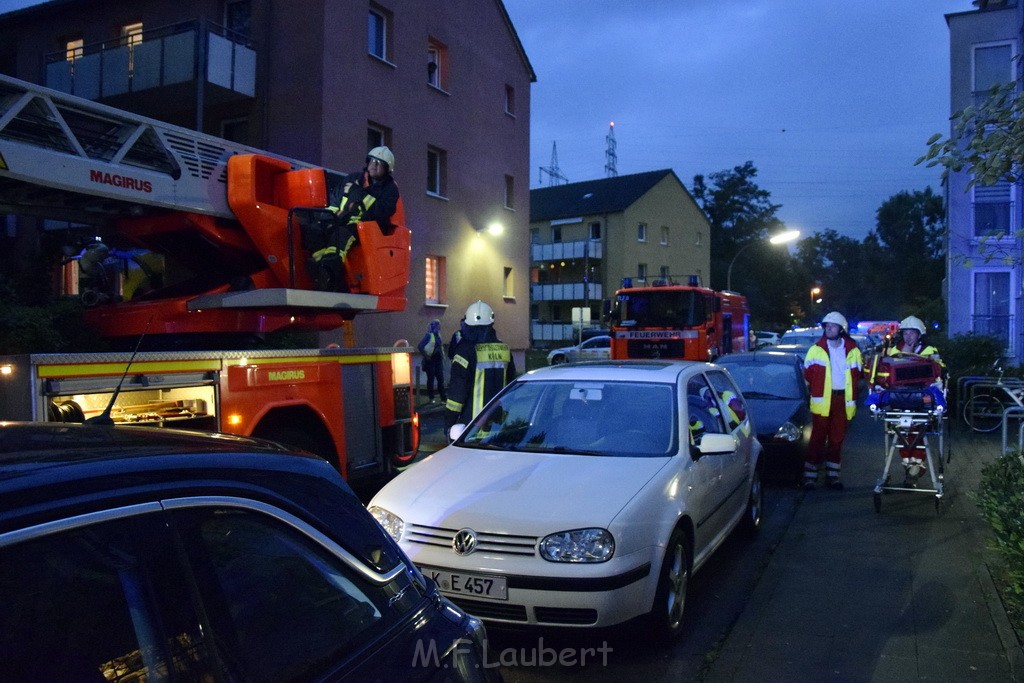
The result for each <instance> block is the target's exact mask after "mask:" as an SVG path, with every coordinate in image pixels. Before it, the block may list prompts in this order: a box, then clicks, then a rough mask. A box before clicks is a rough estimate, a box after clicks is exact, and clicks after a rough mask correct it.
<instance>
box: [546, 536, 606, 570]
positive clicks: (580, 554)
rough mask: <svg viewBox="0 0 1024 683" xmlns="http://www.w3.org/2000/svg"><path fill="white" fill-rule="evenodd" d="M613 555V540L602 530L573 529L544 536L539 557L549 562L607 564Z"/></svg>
mask: <svg viewBox="0 0 1024 683" xmlns="http://www.w3.org/2000/svg"><path fill="white" fill-rule="evenodd" d="M614 554H615V539H613V538H612V535H611V534H610V533H608V532H607V531H605V530H604V529H573V530H572V531H559V532H558V533H554V534H551V535H549V536H545V537H544V539H543V540H542V541H541V542H540V556H541V557H543V558H544V559H545V560H548V561H549V562H607V561H608V560H610V559H611V558H612V555H614Z"/></svg>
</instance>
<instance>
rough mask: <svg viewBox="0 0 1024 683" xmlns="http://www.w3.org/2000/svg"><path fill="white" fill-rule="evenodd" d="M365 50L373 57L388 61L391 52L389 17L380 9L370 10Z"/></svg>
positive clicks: (372, 8)
mask: <svg viewBox="0 0 1024 683" xmlns="http://www.w3.org/2000/svg"><path fill="white" fill-rule="evenodd" d="M368 28H369V33H368V36H367V48H366V49H367V50H368V51H369V53H370V54H371V55H373V56H374V57H378V58H380V59H383V60H384V61H388V58H389V56H390V54H389V52H390V50H391V35H390V34H391V15H390V14H389V13H388V12H387V11H385V10H384V9H383V8H381V7H376V6H374V7H371V8H370V21H369V26H368Z"/></svg>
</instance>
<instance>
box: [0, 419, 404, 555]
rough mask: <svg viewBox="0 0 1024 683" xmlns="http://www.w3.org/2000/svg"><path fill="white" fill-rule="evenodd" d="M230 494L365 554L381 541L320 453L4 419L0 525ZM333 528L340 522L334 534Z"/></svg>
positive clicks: (216, 438)
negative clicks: (282, 513)
mask: <svg viewBox="0 0 1024 683" xmlns="http://www.w3.org/2000/svg"><path fill="white" fill-rule="evenodd" d="M197 496H199V497H202V496H233V497H240V498H245V499H252V500H259V501H262V502H264V503H268V504H271V505H274V506H276V507H280V508H282V509H285V510H288V511H290V512H292V513H293V514H299V516H301V517H303V518H304V519H307V520H312V521H313V523H314V524H315V525H316V526H318V527H319V528H320V530H321V531H323V532H324V533H327V534H328V535H330V536H332V537H333V538H335V539H337V540H338V541H339V542H341V543H342V544H343V545H345V546H346V547H348V548H349V550H350V551H352V552H353V553H354V554H356V555H357V556H359V557H361V558H363V560H364V561H365V562H367V563H368V564H371V565H373V564H378V565H379V564H393V563H394V562H397V561H398V560H397V557H398V556H397V555H395V554H394V553H391V552H385V553H384V555H386V556H388V557H385V558H383V559H382V557H376V558H374V557H373V556H372V553H370V552H369V549H372V548H382V547H384V546H386V545H387V541H384V540H382V539H383V536H382V534H383V532H382V531H381V530H380V528H379V527H378V526H377V525H376V523H375V522H373V520H372V519H371V518H369V517H368V516H367V515H366V514H365V509H363V506H362V503H361V502H360V501H359V499H358V498H357V497H356V496H355V495H354V494H353V493H352V491H351V489H350V488H349V487H348V485H347V484H346V483H345V481H344V480H343V479H342V478H341V475H340V474H339V473H338V472H337V471H336V470H335V469H334V468H333V467H332V466H331V465H330V464H329V463H328V462H327V461H325V460H323V459H321V458H319V457H317V456H315V455H312V454H308V453H297V452H293V451H290V450H287V449H285V448H283V447H281V446H279V445H277V444H274V443H271V442H268V441H262V440H259V439H250V438H246V437H238V436H232V435H226V434H207V433H199V432H187V431H179V430H174V429H167V428H147V427H139V426H94V425H82V424H67V423H10V422H0V534H3V533H5V532H7V531H11V530H16V529H19V528H24V527H25V526H29V525H34V524H41V523H45V522H48V521H52V520H56V519H62V518H65V517H68V516H74V515H81V514H87V513H90V512H96V511H101V510H105V509H110V508H113V507H125V506H130V505H137V504H141V503H148V502H152V501H156V500H166V499H169V498H182V497H197ZM339 529H344V530H345V535H344V537H343V538H339V533H338V530H339Z"/></svg>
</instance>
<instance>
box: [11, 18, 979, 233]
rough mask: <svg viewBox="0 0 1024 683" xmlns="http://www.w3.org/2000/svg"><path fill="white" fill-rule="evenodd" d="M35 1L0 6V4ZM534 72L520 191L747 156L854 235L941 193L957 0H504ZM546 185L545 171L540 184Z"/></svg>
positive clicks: (691, 168) (780, 186)
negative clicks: (612, 158) (931, 145)
mask: <svg viewBox="0 0 1024 683" xmlns="http://www.w3.org/2000/svg"><path fill="white" fill-rule="evenodd" d="M33 4H38V3H37V2H33V1H32V0H0V12H6V11H10V10H12V9H18V8H21V7H26V6H29V5H33ZM505 7H506V9H507V10H508V12H509V15H510V16H511V17H512V21H513V23H514V25H515V27H516V30H517V32H518V33H519V37H520V39H521V40H522V42H523V45H524V47H525V49H526V52H527V55H528V56H529V58H530V62H531V64H532V65H533V68H534V70H535V71H536V73H537V82H536V83H535V84H534V85H533V88H532V92H531V98H532V103H531V111H530V117H531V147H530V186H531V187H538V186H540V184H541V179H540V170H539V169H540V167H542V166H544V167H548V166H550V164H551V154H552V145H553V144H557V149H558V166H559V168H560V170H561V172H562V173H563V174H564V175H565V176H566V177H568V179H569V180H570V181H571V182H577V181H582V180H591V179H595V178H603V177H605V170H604V169H605V149H606V142H605V139H606V136H607V135H608V131H609V123H610V122H612V121H614V122H615V140H616V143H617V157H618V158H617V164H616V166H617V170H618V173H619V175H626V174H629V173H639V172H643V171H650V170H655V169H662V168H671V169H672V170H674V171H675V173H676V175H678V176H679V179H680V180H682V181H683V184H684V185H686V186H687V188H689V187H691V186H692V184H693V176H694V175H695V174H698V173H702V174H705V175H707V174H710V173H714V172H716V171H721V170H725V169H731V168H733V167H735V166H739V165H741V164H743V163H744V162H746V161H748V160H749V161H752V162H754V165H755V166H756V167H757V169H758V177H757V179H756V182H757V184H758V185H759V186H760V187H761V188H763V189H765V190H768V191H769V192H770V193H771V196H772V201H773V202H775V203H776V204H781V205H782V208H781V209H780V210H779V217H780V218H781V219H782V220H784V221H785V222H786V223H787V224H788V225H789V226H790V227H793V228H798V229H800V230H801V231H802V232H803V233H804V234H805V235H807V234H810V233H813V232H818V231H822V230H825V229H829V228H832V229H835V230H837V231H839V232H840V233H843V234H846V235H849V236H851V237H854V238H856V239H861V238H863V237H864V236H865V235H866V234H867V232H868V231H869V230H870V229H872V228H873V227H874V225H875V211H876V210H877V209H878V207H879V206H880V205H881V204H882V202H884V201H885V200H886V199H887V198H889V197H890V196H892V195H894V194H896V193H897V192H899V191H901V190H909V191H913V190H923V189H924V188H925V187H926V186H929V185H931V187H932V189H933V190H935V191H936V192H941V186H940V183H939V177H940V176H939V172H938V170H936V169H927V168H924V167H921V166H919V167H915V166H914V161H915V160H916V159H917V158H918V157H919V156H920V155H921V154H922V153H923V152H924V150H925V141H926V140H927V139H928V138H929V137H930V136H931V135H932V134H933V133H937V132H941V133H946V134H948V132H949V123H948V118H949V33H948V30H947V28H946V22H945V18H944V15H945V14H946V13H950V12H966V11H971V10H973V9H974V6H973V5H972V3H971V0H909V1H907V2H891V1H889V0H734V1H732V2H717V1H713V0H645V2H643V3H634V2H622V1H621V0H616V1H612V0H560V1H559V0H554V1H553V0H505ZM547 182H548V179H547V177H545V184H546V183H547Z"/></svg>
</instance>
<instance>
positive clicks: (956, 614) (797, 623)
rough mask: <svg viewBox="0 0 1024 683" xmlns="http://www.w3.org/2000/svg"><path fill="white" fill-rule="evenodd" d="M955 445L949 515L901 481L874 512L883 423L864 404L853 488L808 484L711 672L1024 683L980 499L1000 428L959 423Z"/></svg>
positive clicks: (849, 459) (849, 462)
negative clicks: (903, 488)
mask: <svg viewBox="0 0 1024 683" xmlns="http://www.w3.org/2000/svg"><path fill="white" fill-rule="evenodd" d="M950 446H951V448H952V451H951V453H952V460H951V462H950V463H949V464H948V465H946V471H945V493H946V495H945V497H944V498H943V513H942V514H941V515H937V514H936V510H935V502H934V501H935V497H934V495H933V494H923V493H922V494H915V493H902V492H893V493H888V494H884V495H883V499H882V510H881V513H876V512H875V509H874V505H873V502H872V501H873V497H872V489H873V487H874V484H875V482H876V480H877V479H878V478H879V476H880V474H881V471H882V465H883V443H882V431H881V425H880V424H879V423H878V422H876V421H875V420H873V419H871V417H870V415H869V414H868V413H867V411H863V410H862V411H860V414H859V415H858V416H857V418H856V419H855V420H854V422H853V424H852V425H851V433H850V435H849V436H848V441H847V444H846V447H845V448H844V457H843V479H844V482H845V484H846V490H845V491H839V492H837V491H829V490H824V489H818V490H815V491H810V492H807V493H805V494H803V496H804V497H803V501H802V502H801V504H800V506H799V508H798V510H797V512H796V516H795V517H794V519H793V522H792V524H791V525H790V527H789V529H788V530H787V532H786V535H785V536H784V537H783V539H782V541H781V543H780V544H779V546H778V547H777V549H776V550H775V552H774V554H773V556H772V559H771V561H770V563H769V564H768V566H767V567H766V569H765V571H764V574H763V575H762V577H761V579H760V581H759V582H758V585H757V588H756V589H755V591H754V593H753V595H752V596H751V600H750V602H748V603H747V606H746V607H745V608H744V610H743V612H742V614H741V615H740V617H739V619H738V620H737V622H736V624H735V626H734V627H733V628H732V629H731V630H730V632H729V634H728V635H727V637H726V639H725V641H724V643H723V645H722V648H721V651H720V653H719V655H718V657H717V658H716V659H715V661H714V662H713V663H712V664H711V666H710V667H709V669H708V671H707V675H706V676H705V677H704V678H703V680H704V681H713V682H724V681H729V682H735V681H758V682H760V681H907V680H939V681H985V682H986V683H988V682H994V681H1024V654H1022V650H1021V644H1020V643H1019V642H1017V639H1016V636H1015V634H1014V632H1013V630H1012V629H1011V628H1010V625H1009V622H1008V621H1007V618H1006V614H1005V612H1004V610H1003V607H1002V604H1001V602H1000V600H999V596H998V594H997V593H996V590H995V587H994V585H993V583H992V579H991V577H990V575H989V571H988V567H987V565H986V561H992V560H993V559H994V558H993V555H992V552H991V551H990V550H989V549H988V548H987V547H986V540H987V538H988V535H989V530H988V527H987V525H986V523H985V522H984V521H983V520H982V519H981V518H980V516H979V514H978V512H977V510H976V508H975V506H974V503H973V500H972V496H973V494H974V492H975V491H976V490H977V485H978V481H979V479H980V472H981V467H982V466H983V465H984V464H985V463H986V462H989V461H991V460H992V459H994V458H996V457H998V452H999V448H1000V442H999V437H998V435H992V434H986V435H975V434H971V433H967V434H965V433H964V432H962V431H954V432H953V434H952V436H951V438H950ZM768 493H769V494H770V490H769V492H768Z"/></svg>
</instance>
